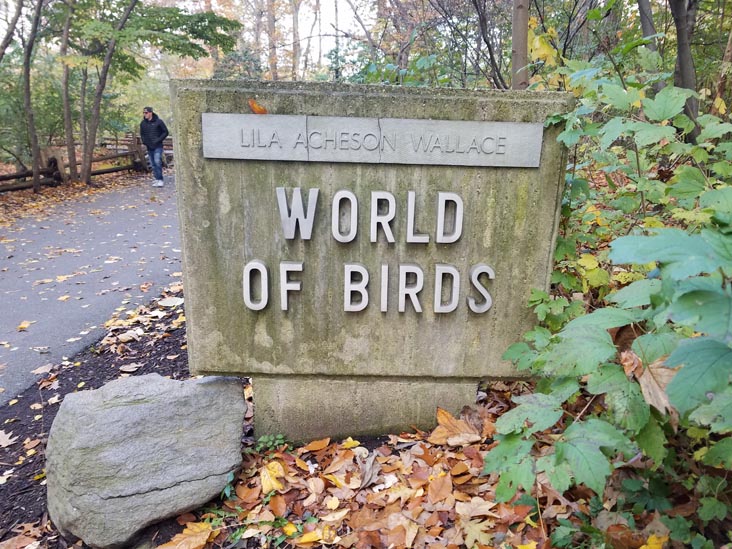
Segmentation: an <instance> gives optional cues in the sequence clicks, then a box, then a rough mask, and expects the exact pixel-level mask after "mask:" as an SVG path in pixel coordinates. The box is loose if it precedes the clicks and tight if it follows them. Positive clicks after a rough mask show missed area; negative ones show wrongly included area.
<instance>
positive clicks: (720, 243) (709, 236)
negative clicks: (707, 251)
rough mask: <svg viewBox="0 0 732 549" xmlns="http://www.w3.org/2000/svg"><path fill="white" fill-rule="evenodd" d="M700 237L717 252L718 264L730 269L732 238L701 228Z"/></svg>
mask: <svg viewBox="0 0 732 549" xmlns="http://www.w3.org/2000/svg"><path fill="white" fill-rule="evenodd" d="M730 220H732V215H730ZM701 237H702V238H703V239H704V242H706V243H707V244H709V247H710V248H712V250H714V252H715V253H716V254H717V258H718V260H719V264H720V265H719V266H720V267H722V268H723V269H727V270H728V271H729V270H732V238H730V236H729V235H726V234H722V233H720V232H717V231H714V230H711V229H704V230H702V232H701Z"/></svg>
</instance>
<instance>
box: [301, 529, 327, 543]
mask: <svg viewBox="0 0 732 549" xmlns="http://www.w3.org/2000/svg"><path fill="white" fill-rule="evenodd" d="M322 539H323V531H322V530H321V529H320V528H316V529H315V530H313V531H312V532H308V533H307V534H303V535H302V536H300V537H299V538H297V539H296V540H294V542H295V543H296V544H297V545H304V544H306V543H315V542H317V541H322Z"/></svg>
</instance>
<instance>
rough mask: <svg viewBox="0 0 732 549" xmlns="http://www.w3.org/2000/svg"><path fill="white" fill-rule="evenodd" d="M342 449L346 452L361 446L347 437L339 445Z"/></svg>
mask: <svg viewBox="0 0 732 549" xmlns="http://www.w3.org/2000/svg"><path fill="white" fill-rule="evenodd" d="M341 446H343V448H345V449H346V450H349V449H351V448H355V447H356V446H361V443H360V442H359V441H357V440H353V439H352V438H351V437H348V438H347V439H346V440H344V441H343V443H342V444H341Z"/></svg>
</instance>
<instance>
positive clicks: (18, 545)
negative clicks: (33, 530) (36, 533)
mask: <svg viewBox="0 0 732 549" xmlns="http://www.w3.org/2000/svg"><path fill="white" fill-rule="evenodd" d="M36 542H37V540H36V539H35V538H31V537H28V536H26V535H22V534H21V535H20V536H15V537H14V538H10V539H8V540H5V541H3V542H2V543H0V549H23V548H24V547H28V546H29V545H30V544H32V543H36Z"/></svg>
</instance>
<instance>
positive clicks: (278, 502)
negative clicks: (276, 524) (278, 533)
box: [269, 494, 287, 517]
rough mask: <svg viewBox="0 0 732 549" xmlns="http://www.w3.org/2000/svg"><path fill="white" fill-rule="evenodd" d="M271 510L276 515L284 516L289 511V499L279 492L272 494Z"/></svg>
mask: <svg viewBox="0 0 732 549" xmlns="http://www.w3.org/2000/svg"><path fill="white" fill-rule="evenodd" d="M269 510H270V511H272V512H273V513H274V516H276V517H284V516H285V514H286V513H287V501H285V498H283V497H282V496H280V495H279V494H278V495H276V496H272V498H271V499H270V500H269Z"/></svg>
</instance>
